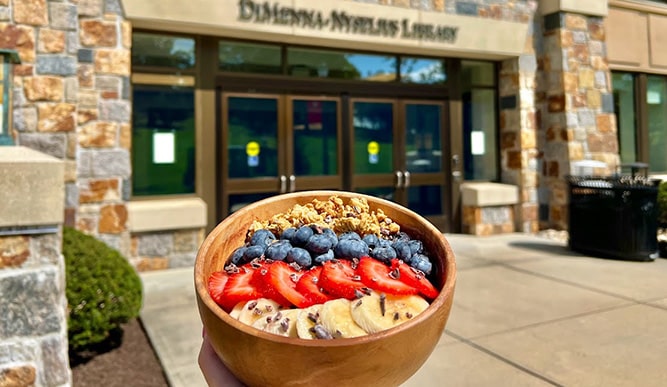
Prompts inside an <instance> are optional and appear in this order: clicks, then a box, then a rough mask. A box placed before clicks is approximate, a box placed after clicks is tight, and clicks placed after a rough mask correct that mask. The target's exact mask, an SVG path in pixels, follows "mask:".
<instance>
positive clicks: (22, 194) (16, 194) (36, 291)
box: [0, 146, 71, 386]
mask: <svg viewBox="0 0 667 387" xmlns="http://www.w3.org/2000/svg"><path fill="white" fill-rule="evenodd" d="M63 171H64V166H63V162H62V161H59V160H57V159H54V158H52V157H49V156H46V155H43V154H40V153H38V152H36V151H33V150H31V149H27V148H21V147H7V146H5V147H1V150H0V214H2V216H0V295H1V296H0V316H2V318H0V386H61V385H70V384H71V372H70V368H69V359H68V356H67V349H68V346H67V299H66V297H65V265H64V259H63V256H62V254H61V246H62V220H63V197H64V194H63V192H64V186H63V173H64V172H63Z"/></svg>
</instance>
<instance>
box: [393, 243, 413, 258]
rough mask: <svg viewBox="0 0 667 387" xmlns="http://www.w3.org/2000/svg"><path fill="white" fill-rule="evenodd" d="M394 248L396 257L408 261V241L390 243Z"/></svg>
mask: <svg viewBox="0 0 667 387" xmlns="http://www.w3.org/2000/svg"><path fill="white" fill-rule="evenodd" d="M391 246H392V247H393V248H394V250H396V257H397V258H398V259H402V260H403V262H408V261H410V258H411V257H412V251H411V250H410V242H405V241H396V242H394V243H393V244H392V245H391Z"/></svg>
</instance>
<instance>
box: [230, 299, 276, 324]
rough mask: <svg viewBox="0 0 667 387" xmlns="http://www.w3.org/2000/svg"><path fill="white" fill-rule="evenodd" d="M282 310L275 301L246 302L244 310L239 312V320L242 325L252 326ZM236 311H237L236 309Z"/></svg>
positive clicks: (258, 300) (257, 300)
mask: <svg viewBox="0 0 667 387" xmlns="http://www.w3.org/2000/svg"><path fill="white" fill-rule="evenodd" d="M281 308H282V307H281V306H280V305H279V304H278V303H277V302H275V301H273V300H269V299H267V298H258V299H256V300H252V301H248V302H246V303H245V305H243V308H242V309H241V310H240V311H239V314H238V317H237V319H238V320H239V321H240V322H242V323H245V324H248V325H252V324H253V323H254V322H255V321H257V320H259V319H261V318H262V317H266V316H268V315H272V314H275V313H276V312H277V311H279V310H280V309H281ZM234 309H236V307H234ZM232 312H233V310H232Z"/></svg>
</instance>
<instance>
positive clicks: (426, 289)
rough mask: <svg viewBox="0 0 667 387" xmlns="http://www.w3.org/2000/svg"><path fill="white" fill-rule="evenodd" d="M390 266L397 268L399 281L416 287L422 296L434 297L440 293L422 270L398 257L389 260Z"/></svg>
mask: <svg viewBox="0 0 667 387" xmlns="http://www.w3.org/2000/svg"><path fill="white" fill-rule="evenodd" d="M391 267H392V268H393V269H394V270H396V269H398V273H399V275H400V280H401V281H403V282H405V283H406V284H408V285H410V286H412V287H415V288H417V290H419V293H421V294H422V295H423V296H424V297H426V298H430V299H434V298H436V297H437V296H438V294H439V293H440V292H438V289H436V288H435V286H433V284H432V283H431V281H429V280H428V278H426V274H424V272H422V271H420V270H417V269H415V268H413V267H412V266H410V265H408V264H407V263H405V262H403V261H401V260H400V259H393V260H392V261H391Z"/></svg>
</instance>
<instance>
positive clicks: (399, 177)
mask: <svg viewBox="0 0 667 387" xmlns="http://www.w3.org/2000/svg"><path fill="white" fill-rule="evenodd" d="M402 187H403V172H401V171H396V188H402Z"/></svg>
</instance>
